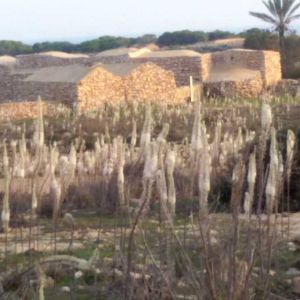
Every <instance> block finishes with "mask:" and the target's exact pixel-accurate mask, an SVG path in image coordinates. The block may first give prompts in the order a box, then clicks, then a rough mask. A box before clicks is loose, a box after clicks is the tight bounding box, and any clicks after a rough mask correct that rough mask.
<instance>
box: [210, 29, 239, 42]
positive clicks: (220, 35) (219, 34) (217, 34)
mask: <svg viewBox="0 0 300 300" xmlns="http://www.w3.org/2000/svg"><path fill="white" fill-rule="evenodd" d="M231 37H235V34H234V33H232V32H229V31H222V30H215V31H211V32H209V33H208V40H209V41H215V40H218V39H227V38H231Z"/></svg>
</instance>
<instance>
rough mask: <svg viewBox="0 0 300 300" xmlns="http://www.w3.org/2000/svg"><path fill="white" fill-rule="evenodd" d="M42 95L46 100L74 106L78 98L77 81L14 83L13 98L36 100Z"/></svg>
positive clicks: (15, 100)
mask: <svg viewBox="0 0 300 300" xmlns="http://www.w3.org/2000/svg"><path fill="white" fill-rule="evenodd" d="M38 96H41V97H42V99H43V100H45V101H57V102H60V103H64V104H66V105H68V106H72V104H73V102H74V101H76V99H77V86H76V83H68V82H35V81H17V82H15V83H14V89H13V92H12V100H13V101H14V102H20V101H35V100H36V99H37V98H38Z"/></svg>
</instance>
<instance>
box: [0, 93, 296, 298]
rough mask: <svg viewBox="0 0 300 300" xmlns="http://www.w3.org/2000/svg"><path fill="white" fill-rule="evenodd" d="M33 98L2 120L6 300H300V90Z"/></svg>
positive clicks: (1, 275)
mask: <svg viewBox="0 0 300 300" xmlns="http://www.w3.org/2000/svg"><path fill="white" fill-rule="evenodd" d="M37 107H38V111H39V114H38V117H37V119H36V120H24V121H5V122H4V121H3V122H1V123H0V139H1V143H0V144H1V146H0V154H1V159H0V208H1V229H2V231H1V233H0V299H39V300H41V299H126V300H128V299H149V300H150V299H200V300H202V299H209V300H210V299H213V300H219V299H228V300H247V299H297V278H299V274H300V270H299V269H300V266H299V264H300V260H299V253H300V238H299V235H300V216H299V214H297V211H299V208H300V202H299V197H298V193H299V188H300V185H299V184H298V181H299V175H300V174H299V171H298V170H299V163H298V161H299V154H298V150H297V144H298V130H299V127H300V123H299V121H298V120H299V116H300V106H298V103H297V101H296V100H295V99H273V98H272V97H265V99H258V100H253V101H251V102H249V101H238V102H235V101H232V100H230V99H225V100H224V99H223V100H218V99H202V100H201V101H196V102H194V103H188V104H184V105H178V106H164V105H160V106H159V105H157V104H156V105H154V104H152V105H151V104H141V103H139V104H138V103H126V104H123V105H119V106H106V107H105V108H103V109H102V110H99V111H95V112H90V113H86V114H84V115H80V116H75V115H72V113H70V112H69V111H67V110H66V111H61V113H60V114H58V115H57V116H56V117H55V118H53V117H52V118H46V117H45V116H44V115H43V111H42V103H41V100H38V101H37ZM297 272H298V273H297ZM297 276H298V277H297ZM298 280H299V279H298ZM298 283H299V281H298ZM298 288H299V286H298ZM298 292H299V290H298ZM298 296H299V295H298Z"/></svg>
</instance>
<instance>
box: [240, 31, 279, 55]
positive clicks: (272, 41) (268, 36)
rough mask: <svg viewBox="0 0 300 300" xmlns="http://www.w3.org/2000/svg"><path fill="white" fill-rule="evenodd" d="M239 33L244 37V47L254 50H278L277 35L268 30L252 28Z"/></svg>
mask: <svg viewBox="0 0 300 300" xmlns="http://www.w3.org/2000/svg"><path fill="white" fill-rule="evenodd" d="M241 35H242V36H243V37H244V38H245V48H248V49H254V50H276V51H278V50H279V44H278V37H277V35H276V34H274V33H272V32H270V31H269V30H261V29H258V28H252V29H250V30H247V31H245V32H243V33H242V34H241Z"/></svg>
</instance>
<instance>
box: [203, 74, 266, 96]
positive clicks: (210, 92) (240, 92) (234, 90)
mask: <svg viewBox="0 0 300 300" xmlns="http://www.w3.org/2000/svg"><path fill="white" fill-rule="evenodd" d="M263 88H264V87H263V80H262V79H261V77H260V76H259V75H258V76H256V77H253V78H250V79H246V80H241V81H219V82H206V83H204V93H205V95H207V96H210V97H222V98H223V97H228V98H233V99H234V98H256V97H257V96H259V95H260V94H261V93H262V91H263Z"/></svg>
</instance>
